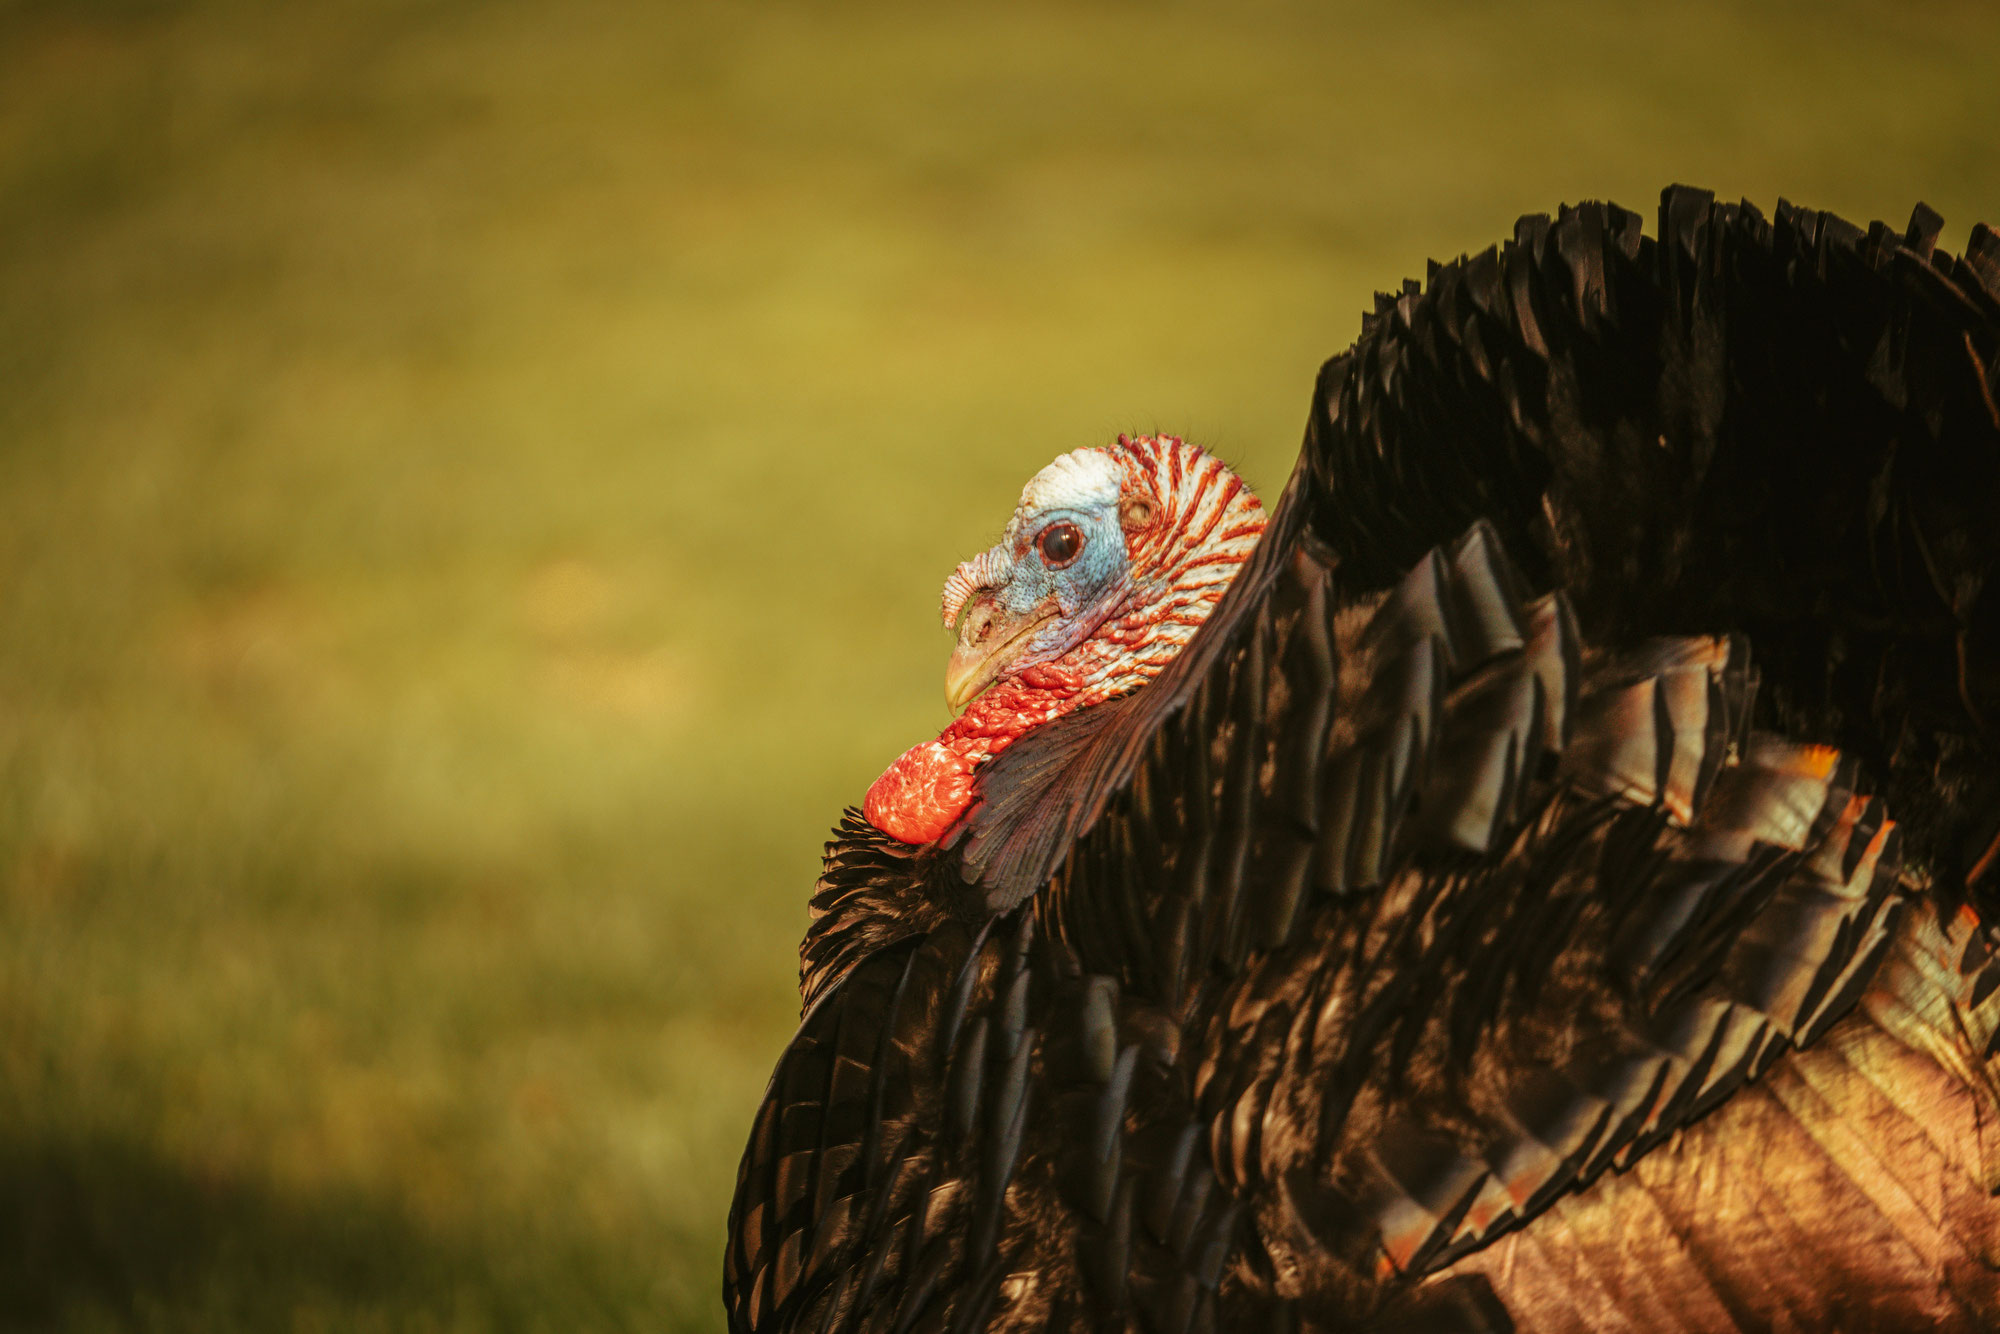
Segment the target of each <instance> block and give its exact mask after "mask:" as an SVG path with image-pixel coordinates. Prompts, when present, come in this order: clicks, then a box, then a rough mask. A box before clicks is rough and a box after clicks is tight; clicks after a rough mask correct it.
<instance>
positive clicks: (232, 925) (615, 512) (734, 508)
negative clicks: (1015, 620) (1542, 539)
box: [0, 0, 2000, 1330]
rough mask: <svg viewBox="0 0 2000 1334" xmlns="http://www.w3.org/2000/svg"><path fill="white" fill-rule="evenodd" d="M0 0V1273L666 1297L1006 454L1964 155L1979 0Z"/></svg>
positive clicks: (141, 1290)
mask: <svg viewBox="0 0 2000 1334" xmlns="http://www.w3.org/2000/svg"><path fill="white" fill-rule="evenodd" d="M1905 12H1906V11H1904V10H1903V9H1901V8H1890V7H1886V6H1885V7H1882V8H1880V9H1879V10H1878V9H1874V8H1871V7H1866V6H1859V5H1851V4H1826V5H1813V6H1807V5H1803V4H1800V5H1795V6H1787V5H1766V6H1757V7H1746V8H1744V9H1743V10H1741V11H1737V10H1733V9H1731V8H1729V7H1725V6H1720V5H1698V6H1655V7H1652V8H1648V9H1646V10H1644V11H1643V12H1640V11H1628V10H1618V9H1607V8H1605V7H1604V6H1602V5H1584V4H1576V5H1568V4H1555V3H1539V4H1535V5H1530V6H1525V7H1523V6H1516V7H1512V8H1511V9H1509V10H1507V12H1505V13H1502V12H1500V7H1491V8H1489V7H1486V6H1475V5H1469V4H1450V3H1436V4H1430V5H1424V6H1418V7H1416V8H1414V9H1413V8H1411V7H1408V6H1400V7H1399V6H1382V5H1368V6H1361V5H1352V6H1323V5H1300V6H1296V7H1292V6H1280V5H1263V6H1251V7H1244V6H1232V7H1214V8H1210V7H1206V6H1196V5H1188V6H1173V7H1160V8H1154V7H1142V6H1137V5H1109V4H1107V5H1093V6H1053V5H1046V6H1027V7H1022V6H1008V7H991V8H982V9H978V10H954V11H951V12H949V13H946V12H944V11H940V10H936V9H934V8H931V7H922V6H915V5H897V6H886V5H870V6H853V7H832V6H767V7H760V8H758V9H757V10H755V12H750V11H749V10H748V9H747V8H746V9H745V10H744V11H741V12H739V11H737V10H727V9H724V8H722V7H719V6H718V7H707V6H694V5H689V6H684V7H675V6H652V5H638V4H633V5H629V6H616V5H608V4H597V5H581V6H559V7H549V6H539V5H526V4H518V5H472V4H427V5H391V4H388V3H386V2H385V3H382V4H375V5H369V4H350V5H316V6H282V7H261V6H249V5H231V4H215V5H205V6H181V5H174V4H167V3H161V4H130V5H116V4H109V3H100V4H94V5H84V6H71V5H56V4H47V5H42V4H22V3H18V2H16V3H5V2H4V0H0V1240H4V1241H5V1242H6V1243H7V1244H0V1325H10V1324H11V1325H18V1326H22V1327H36V1328H40V1327H54V1328H66V1329H96V1328H126V1327H132V1326H142V1327H149V1328H172V1329H190V1330H194V1329H201V1330H207V1329H218V1328H220V1329H228V1328H241V1329H259V1330H262V1329H270V1328H297V1329H322V1328H349V1327H361V1328H385V1329H404V1328H408V1329H459V1328H464V1329H487V1328H501V1329H516V1328H519V1329H538V1328H546V1329H560V1330H570V1329H587V1328H626V1327H631V1328H642V1327H643V1328H661V1327H665V1328H670V1329H681V1328H685V1329H702V1328H712V1327H715V1326H716V1325H718V1324H719V1322H720V1311H719V1305H718V1303H717V1302H716V1298H715V1294H716V1290H717V1287H718V1285H719V1255H720V1247H721V1220H722V1214H723V1211H724V1209H725V1207H726V1203H727V1197H728V1191H729V1188H730V1185H731V1182H732V1180H733V1174H734V1167H735V1160H736V1155H737V1153H738V1151H739V1149H740V1147H741V1140H742V1135H743V1134H744V1132H745V1129H746V1127H747V1124H748V1118H749V1114H750V1110H751V1108H752V1107H753V1105H754V1103H755V1100H756V1098H757V1096H758V1094H759V1091H760V1090H761V1088H762V1084H763V1080H764V1078H765V1075H766V1073H767V1071H768V1070H769V1067H770V1063H771V1061H772V1059H773V1057H774V1056H775V1053H776V1051H777V1049H778V1047H779V1045H780V1044H781V1043H782V1041H783V1039H784V1036H785V1034H786V1033H787V1031H788V1029H789V1025H790V1022H791V1019H792V1017H793V1015H794V1013H795V1008H796V1007H795V999H794V995H793V993H792V990H791V987H792V982H793V977H794V958H795V956H794V954H793V950H794V947H795V945H796V942H797V939H798V936H799V934H800V932H801V930H802V928H803V925H804V900H805V896H806V892H807V889H808V887H809V885H810V882H811V879H812V876H813V873H814V870H815V868H816V862H817V852H818V845H819V841H820V839H821V838H822V837H823V835H824V832H825V830H826V828H827V827H828V825H829V824H830V823H831V822H832V820H833V819H834V817H835V816H836V815H837V813H838V811H839V809H840V807H841V806H842V805H843V804H845V803H847V802H850V801H853V800H855V799H856V798H857V797H858V796H859V795H860V793H861V791H862V790H863V789H864V787H865V785H866V783H867V782H868V780H869V779H870V778H871V777H872V776H873V775H874V773H875V772H876V771H877V770H878V769H879V768H880V766H881V765H882V764H884V763H885V762H886V761H887V760H888V759H889V758H891V757H892V756H893V754H894V753H895V752H896V751H897V750H899V749H900V748H901V747H902V746H904V745H906V744H908V743H909V742H910V741H912V740H914V739H915V738H916V737H918V736H920V735H922V734H923V733H924V732H925V731H926V730H927V729H932V728H935V727H936V726H938V725H939V724H940V723H941V722H942V720H943V717H944V711H943V705H942V702H941V699H940V693H941V687H940V680H941V670H942V658H943V651H942V650H943V645H942V643H941V635H940V632H939V631H938V630H937V629H936V626H935V621H934V617H935V606H936V601H935V599H936V592H937V588H938V585H939V583H940V581H941V579H942V577H943V575H944V574H945V573H946V572H947V571H948V570H949V569H950V567H951V565H952V564H953V563H954V562H956V561H957V560H958V559H959V558H960V557H962V556H963V555H965V554H967V553H968V552H969V551H971V550H973V549H976V548H977V547H978V546H980V545H983V543H984V542H985V541H986V540H988V539H989V537H990V535H991V533H992V532H993V531H995V530H996V529H997V528H998V526H999V524H1000V522H1001V521H1002V520H1003V518H1004V517H1005V514H1006V511H1007V509H1008V507H1009V504H1010V502H1011V498H1012V496H1013V495H1014V493H1015V492H1016V490H1017V489H1018V487H1019V485H1020V482H1021V481H1022V479H1024V478H1025V477H1026V476H1027V475H1028V474H1029V473H1030V472H1032V471H1033V470H1034V469H1035V468H1036V467H1038V466H1039V465H1040V464H1041V463H1042V462H1044V461H1046V459H1047V458H1048V457H1050V456H1052V455H1053V454H1054V453H1056V452H1058V451H1059V450H1062V449H1066V448H1070V447H1073V446H1075V445H1077V444H1084V443H1093V442H1098V441H1101V440H1103V439H1105V438H1107V437H1108V436H1109V435H1110V434H1111V433H1112V432H1114V431H1116V430H1120V429H1132V428H1138V429H1154V428H1159V429H1172V430H1178V431H1181V432H1184V433H1186V434H1189V435H1192V436H1193V437H1195V438H1197V439H1199V440H1201V441H1203V442H1204V443H1207V444H1210V445H1211V446H1214V447H1216V448H1217V449H1219V450H1220V451H1221V452H1222V453H1223V454H1224V455H1225V456H1227V457H1230V458H1232V459H1234V460H1236V461H1237V462H1239V463H1240V464H1241V465H1242V466H1243V467H1244V469H1245V470H1246V471H1247V473H1248V474H1249V475H1250V477H1251V479H1252V480H1253V481H1254V482H1256V483H1258V484H1260V485H1262V486H1264V487H1266V488H1275V486H1276V485H1277V484H1278V483H1279V482H1281V481H1282V479H1283V477H1284V475H1285V473H1286V471H1287V469H1288V467H1289V462H1290V458H1291V455H1292V452H1293V450H1294V449H1295V447H1296V442H1297V439H1298V432H1299V429H1300V426H1301V424H1302V413H1303V409H1304V405H1305V400H1306V396H1307V391H1308V388H1309V386H1310V383H1311V376H1312V372H1313V370H1314V368H1315V367H1316V365H1317V363H1318V361H1319V360H1320V359H1321V358H1322V357H1324V356H1326V355H1328V354H1330V353H1332V352H1334V351H1336V350H1338V349H1339V348H1340V347H1341V346H1343V345H1345V344H1346V342H1348V341H1349V340H1350V339H1351V338H1352V337H1353V335H1354V333H1355V331H1356V327H1357V318H1356V317H1357V314H1358V311H1359V310H1360V308H1361V307H1362V306H1363V305H1364V304H1365V303H1366V301H1367V298H1368V295H1369V293H1370V292H1371V291H1373V290H1374V289H1375V288H1377V287H1385V286H1390V285H1392V284H1393V283H1394V282H1395V281H1396V280H1398V279H1400V278H1401V277H1402V276H1404V275H1405V274H1410V273H1418V274H1420V273H1421V271H1422V264H1423V261H1424V259H1425V258H1426V257H1428V256H1430V255H1434V254H1435V255H1448V254H1452V253H1456V252H1458V251H1460V250H1464V249H1468V248H1476V247H1478V246H1481V245H1483V244H1485V243H1486V242H1487V241H1489V240H1492V239H1495V238H1497V237H1498V236H1500V235H1502V234H1504V233H1505V232H1506V230H1507V229H1508V227H1509V226H1510V225H1511V222H1512V219H1513V217H1514V216H1515V215H1516V214H1517V213H1519V212H1522V211H1527V210H1533V209H1546V208H1550V207H1553V206H1554V205H1555V204H1556V203H1557V202H1559V201H1561V200H1563V199H1565V198H1576V197H1582V196H1599V197H1604V196H1608V197H1612V198H1617V199H1620V200H1623V201H1624V202H1626V203H1628V204H1629V205H1631V206H1633V207H1638V208H1642V209H1650V208H1651V207H1652V201H1653V199H1654V197H1655V195H1656V194H1657V191H1658V189H1659V187H1660V186H1661V185H1662V184H1664V183H1666V182H1667V181H1669V180H1672V179H1688V180H1693V181H1697V182H1700V183H1704V184H1708V185H1711V186H1713V187H1714V188H1716V189H1718V190H1719V191H1722V192H1723V193H1725V194H1748V195H1750V196H1752V197H1753V198H1755V199H1757V200H1758V201H1760V202H1761V203H1763V204H1765V205H1767V206H1768V205H1769V204H1771V203H1773V202H1774V201H1775V198H1776V197H1777V196H1778V195H1779V194H1781V193H1782V194H1786V195H1789V196H1791V197H1793V198H1796V199H1799V200H1802V201H1808V202H1812V203H1815V204H1820V205H1824V206H1831V207H1836V208H1839V209H1841V210H1843V211H1846V212H1848V213H1849V214H1851V215H1853V216H1856V217H1859V218H1864V219H1865V218H1868V217H1873V216H1878V215H1888V216H1890V217H1891V218H1892V220H1897V221H1900V219H1901V218H1902V217H1904V216H1906V215H1907V210H1908V207H1909V205H1910V204H1911V203H1912V202H1914V200H1915V199H1916V198H1918V197H1920V196H1921V197H1924V198H1927V199H1929V200H1930V202H1932V203H1933V204H1935V205H1936V206H1938V207H1939V208H1940V209H1942V210H1943V211H1944V213H1945V214H1946V215H1947V217H1948V218H1949V219H1950V222H1951V227H1950V229H1949V230H1948V232H1947V241H1948V242H1949V243H1953V244H1956V243H1957V241H1958V240H1959V239H1960V238H1962V237H1963V235H1964V229H1965V228H1966V226H1968V225H1969V224H1970V222H1971V221H1972V220H1973V218H1974V217H1975V216H1985V217H1989V218H1994V217H2000V166H1997V165H1996V159H1995V157H1994V155H1993V139H1992V128H1993V126H1994V125H1995V124H2000V83H1996V80H1995V79H1994V78H1993V71H1994V69H1995V68H2000V13H1996V12H1995V11H1993V10H1992V9H1991V8H1990V7H1988V6H1983V5H1974V4H1971V3H1966V4H1962V5H1951V4H1945V5H1941V6H1939V5H1933V6H1930V7H1927V9H1926V10H1925V11H1924V15H1925V17H1924V19H1923V23H1922V25H1921V26H1918V25H1916V24H1914V23H1912V22H1911V21H1909V20H1907V19H1905V18H1903V17H1901V16H1902V15H1903V14H1904V13H1905Z"/></svg>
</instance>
